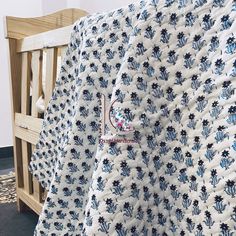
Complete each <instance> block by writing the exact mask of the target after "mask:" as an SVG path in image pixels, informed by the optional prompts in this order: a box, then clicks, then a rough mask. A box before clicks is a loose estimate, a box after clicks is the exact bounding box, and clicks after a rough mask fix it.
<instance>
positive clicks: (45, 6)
mask: <svg viewBox="0 0 236 236" xmlns="http://www.w3.org/2000/svg"><path fill="white" fill-rule="evenodd" d="M33 1H35V0H33ZM39 1H40V0H39ZM41 1H42V11H43V15H46V14H50V13H53V12H55V11H59V10H62V9H65V8H67V0H41Z"/></svg>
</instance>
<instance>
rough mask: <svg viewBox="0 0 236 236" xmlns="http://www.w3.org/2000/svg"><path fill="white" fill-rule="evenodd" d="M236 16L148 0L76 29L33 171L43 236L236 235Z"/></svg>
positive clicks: (212, 4) (217, 0) (221, 1)
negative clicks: (43, 194) (43, 195)
mask: <svg viewBox="0 0 236 236" xmlns="http://www.w3.org/2000/svg"><path fill="white" fill-rule="evenodd" d="M235 19H236V2H235V1H231V0H212V1H209V0H194V1H190V0H178V1H177V0H176V1H175V0H159V1H157V0H146V1H141V2H139V3H136V4H131V5H129V6H127V7H125V8H121V9H117V10H114V11H112V12H109V13H102V14H95V15H91V16H88V17H84V18H82V20H80V21H79V22H77V23H76V24H75V25H74V30H73V32H72V36H71V43H70V44H69V47H68V51H67V54H66V58H65V59H64V63H62V69H61V74H60V76H59V78H58V80H57V83H56V88H55V90H54V92H53V96H52V99H51V101H50V103H49V106H48V108H47V113H46V114H45V120H44V123H43V130H42V132H41V135H40V141H39V143H38V144H37V147H36V151H35V152H34V154H33V156H32V161H31V163H30V169H31V171H32V172H33V174H34V175H35V177H37V178H38V179H39V181H40V182H41V183H42V185H43V186H44V187H46V188H47V189H48V190H49V192H48V196H47V199H46V201H45V204H44V208H43V211H42V214H41V215H40V218H39V222H38V225H37V227H36V230H35V235H83V236H92V235H95V236H97V235H118V236H129V235H130V236H139V235H151V236H157V235H196V236H203V235H204V236H208V235H219V236H232V235H236V172H235V170H236V162H235V153H236V96H235V89H236V57H235V55H236V35H235V32H236V22H235V21H236V20H235ZM103 98H105V100H106V101H108V103H109V104H112V107H111V111H110V114H109V115H110V118H111V119H110V120H107V119H106V120H105V123H104V124H103V125H104V126H105V133H104V134H102V136H101V134H100V125H101V123H100V122H101V120H103V119H102V117H103V114H102V113H103V109H102V108H103V107H102V106H101V100H102V99H103ZM103 121H104V120H103ZM111 123H112V125H113V126H114V127H115V129H111V128H110V127H111ZM130 127H131V128H130ZM124 131H125V132H124ZM122 139H123V141H122ZM101 140H103V141H101ZM104 140H105V142H104ZM124 140H131V141H132V142H125V141H124Z"/></svg>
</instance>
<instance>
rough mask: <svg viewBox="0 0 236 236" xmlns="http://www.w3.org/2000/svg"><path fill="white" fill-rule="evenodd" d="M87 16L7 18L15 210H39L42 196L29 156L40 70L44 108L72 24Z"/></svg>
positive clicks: (68, 12) (36, 124) (37, 123)
mask: <svg viewBox="0 0 236 236" xmlns="http://www.w3.org/2000/svg"><path fill="white" fill-rule="evenodd" d="M86 14H87V12H85V11H83V10H80V9H65V10H62V11H59V12H56V13H54V14H51V15H47V16H42V17H36V18H18V17H10V16H7V17H5V37H6V39H7V40H8V45H9V62H10V63H9V70H10V85H11V97H12V118H13V132H14V134H13V135H14V138H13V140H14V163H15V174H16V191H17V205H18V210H19V211H23V210H25V209H28V208H30V209H32V210H34V211H35V212H36V213H37V214H40V212H41V210H42V204H43V201H44V199H45V195H46V193H45V191H44V189H42V187H41V185H40V184H39V183H38V182H37V180H35V179H34V178H33V177H32V175H31V173H30V172H29V171H28V165H29V161H30V157H31V154H32V151H33V149H34V147H35V145H36V143H37V141H38V137H39V132H40V129H41V125H42V118H40V117H42V116H41V115H40V114H39V113H38V111H37V109H36V102H37V100H38V98H39V97H40V95H41V94H42V67H43V66H42V65H43V60H44V58H45V57H44V56H43V54H44V55H46V66H45V68H44V72H45V73H44V74H45V79H46V83H45V84H46V86H45V87H46V89H45V94H44V99H45V102H46V104H47V103H48V101H49V99H50V97H51V95H52V91H53V88H54V84H55V80H56V76H57V72H58V71H57V70H58V68H57V63H58V57H60V58H62V57H63V54H64V53H65V51H66V47H67V44H68V42H69V39H70V32H71V29H72V24H73V23H74V22H75V21H76V20H78V19H79V18H80V17H82V16H85V15H86Z"/></svg>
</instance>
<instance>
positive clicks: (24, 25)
mask: <svg viewBox="0 0 236 236" xmlns="http://www.w3.org/2000/svg"><path fill="white" fill-rule="evenodd" d="M87 14H88V13H87V12H86V11H84V10H80V9H72V8H71V9H65V10H62V11H58V12H55V13H53V14H50V15H46V16H41V17H34V18H20V17H12V16H6V17H5V19H4V20H5V37H6V38H15V39H22V38H25V37H27V36H30V35H35V34H39V33H42V32H46V31H50V30H54V29H58V28H62V27H65V26H68V25H72V24H73V23H74V22H75V21H76V20H78V19H79V18H81V17H83V16H86V15H87Z"/></svg>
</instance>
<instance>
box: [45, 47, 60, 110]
mask: <svg viewBox="0 0 236 236" xmlns="http://www.w3.org/2000/svg"><path fill="white" fill-rule="evenodd" d="M57 50H58V49H57V48H49V49H46V54H47V55H46V91H45V106H47V105H48V102H49V100H50V99H51V96H52V92H53V88H54V85H55V81H56V75H57Z"/></svg>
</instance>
